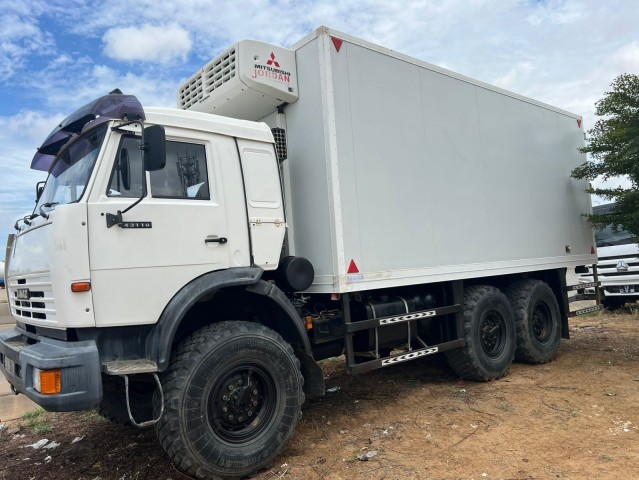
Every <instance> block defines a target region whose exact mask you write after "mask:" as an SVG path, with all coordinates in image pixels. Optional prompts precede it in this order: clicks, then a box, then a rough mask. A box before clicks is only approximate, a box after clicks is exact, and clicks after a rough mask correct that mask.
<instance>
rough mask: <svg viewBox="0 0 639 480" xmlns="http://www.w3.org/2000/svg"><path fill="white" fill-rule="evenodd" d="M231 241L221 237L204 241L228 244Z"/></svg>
mask: <svg viewBox="0 0 639 480" xmlns="http://www.w3.org/2000/svg"><path fill="white" fill-rule="evenodd" d="M228 241H229V239H228V238H226V237H219V238H205V239H204V243H226V242H228Z"/></svg>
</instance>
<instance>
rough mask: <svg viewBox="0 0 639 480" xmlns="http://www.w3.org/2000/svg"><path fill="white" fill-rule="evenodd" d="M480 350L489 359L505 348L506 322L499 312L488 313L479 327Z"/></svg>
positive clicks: (499, 353)
mask: <svg viewBox="0 0 639 480" xmlns="http://www.w3.org/2000/svg"><path fill="white" fill-rule="evenodd" d="M479 339H480V343H481V348H482V350H483V351H484V353H485V354H486V355H488V356H489V357H490V358H496V357H498V356H499V355H501V353H502V352H503V351H504V348H505V347H506V321H505V319H504V317H503V315H501V314H500V313H499V312H497V311H494V310H493V311H490V312H487V313H486V315H484V316H483V318H482V321H481V323H480V325H479Z"/></svg>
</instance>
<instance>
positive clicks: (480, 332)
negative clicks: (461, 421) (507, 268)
mask: <svg viewBox="0 0 639 480" xmlns="http://www.w3.org/2000/svg"><path fill="white" fill-rule="evenodd" d="M463 309H464V310H463V315H464V332H463V333H464V340H465V342H466V345H464V347H462V348H458V349H456V350H450V351H448V352H446V359H447V360H448V364H449V365H450V367H451V368H452V369H453V371H454V372H455V373H456V374H457V375H459V376H460V377H462V378H467V379H470V380H482V381H487V380H494V379H497V378H501V377H503V376H504V375H506V373H507V372H508V369H509V368H510V365H511V364H512V361H513V357H514V356H515V325H514V321H513V310H512V307H511V306H510V302H508V299H507V298H506V296H505V295H504V294H503V293H501V292H500V291H499V289H497V288H495V287H491V286H488V285H473V286H469V287H466V288H465V289H464V305H463Z"/></svg>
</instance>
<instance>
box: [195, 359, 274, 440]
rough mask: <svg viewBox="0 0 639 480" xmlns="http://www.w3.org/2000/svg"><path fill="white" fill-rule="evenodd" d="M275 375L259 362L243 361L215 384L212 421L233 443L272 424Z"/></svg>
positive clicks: (211, 399)
mask: <svg viewBox="0 0 639 480" xmlns="http://www.w3.org/2000/svg"><path fill="white" fill-rule="evenodd" d="M275 392H276V386H275V381H274V380H273V377H272V376H271V375H270V374H269V373H268V372H267V371H266V370H264V369H263V368H262V367H261V366H259V365H256V364H248V363H245V364H240V365H237V366H235V367H234V368H232V369H230V370H229V371H228V372H226V373H225V374H224V375H223V376H222V377H221V380H219V381H218V382H216V383H215V385H213V388H212V389H211V392H210V394H209V397H208V412H207V414H208V421H209V425H210V427H211V428H212V429H213V431H214V432H215V433H216V434H217V435H218V436H219V437H220V438H222V439H223V440H225V441H227V442H229V443H235V444H240V443H245V442H247V441H250V440H252V439H254V438H256V437H258V436H259V435H260V434H261V433H262V432H263V431H264V430H266V429H267V428H268V424H269V422H270V420H271V418H272V417H273V413H274V411H275Z"/></svg>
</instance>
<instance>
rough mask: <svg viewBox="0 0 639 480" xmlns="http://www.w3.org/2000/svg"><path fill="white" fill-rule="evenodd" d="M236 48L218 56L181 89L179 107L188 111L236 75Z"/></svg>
mask: <svg viewBox="0 0 639 480" xmlns="http://www.w3.org/2000/svg"><path fill="white" fill-rule="evenodd" d="M235 51H236V50H235V47H233V48H230V49H229V50H227V51H226V52H224V53H222V54H221V55H218V56H217V57H216V58H214V59H213V60H211V61H210V62H209V63H208V64H206V65H205V66H204V67H203V68H202V69H201V70H200V71H199V72H198V73H196V74H195V75H193V76H192V77H191V78H189V79H188V80H187V81H186V82H185V83H184V85H182V86H181V87H180V91H179V94H178V107H179V108H181V109H183V110H188V109H189V108H191V107H192V106H193V105H195V104H197V103H198V102H200V101H201V100H202V99H203V98H204V97H206V96H208V95H210V94H211V92H213V91H214V90H215V89H217V88H220V87H221V86H222V85H224V84H225V83H226V82H228V81H229V80H230V79H232V78H233V77H235V74H236V62H235V59H236V55H235Z"/></svg>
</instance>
